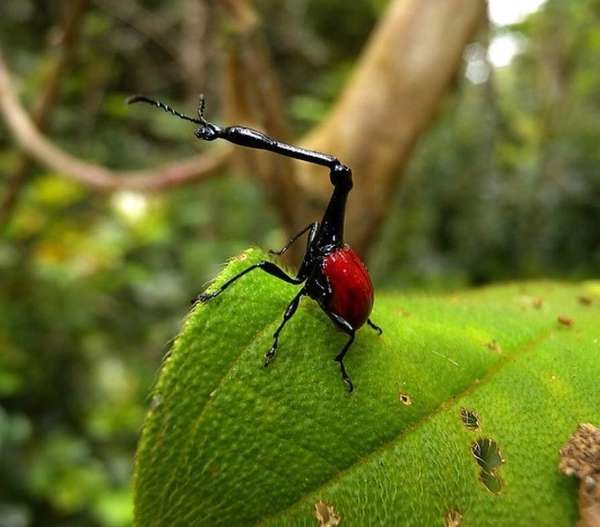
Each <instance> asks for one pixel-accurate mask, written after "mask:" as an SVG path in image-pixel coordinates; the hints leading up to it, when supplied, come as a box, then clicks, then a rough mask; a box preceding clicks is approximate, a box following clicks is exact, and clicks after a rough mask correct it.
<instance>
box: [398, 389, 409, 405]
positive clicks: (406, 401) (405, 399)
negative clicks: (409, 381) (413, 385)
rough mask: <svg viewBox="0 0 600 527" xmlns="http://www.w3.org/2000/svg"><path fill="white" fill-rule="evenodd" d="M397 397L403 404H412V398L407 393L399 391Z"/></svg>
mask: <svg viewBox="0 0 600 527" xmlns="http://www.w3.org/2000/svg"><path fill="white" fill-rule="evenodd" d="M398 399H399V401H400V402H401V403H402V404H403V405H404V406H410V405H411V404H412V399H411V397H410V395H408V394H407V393H403V392H400V394H399V395H398Z"/></svg>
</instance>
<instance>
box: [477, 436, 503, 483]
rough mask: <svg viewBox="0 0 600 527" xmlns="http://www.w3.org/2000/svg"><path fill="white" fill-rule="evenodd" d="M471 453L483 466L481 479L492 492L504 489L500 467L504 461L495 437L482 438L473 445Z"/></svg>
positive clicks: (480, 474)
mask: <svg viewBox="0 0 600 527" xmlns="http://www.w3.org/2000/svg"><path fill="white" fill-rule="evenodd" d="M471 453H472V454H473V457H474V458H475V461H477V464H478V465H479V466H480V467H481V472H480V473H479V480H480V481H481V483H483V484H484V485H485V487H486V488H487V489H488V490H489V491H490V492H493V493H494V494H498V493H499V492H500V490H501V489H502V480H501V479H500V476H498V468H499V467H500V466H501V465H502V463H504V459H502V454H501V453H500V449H499V448H498V444H497V443H496V441H494V440H493V439H490V438H487V437H484V438H480V439H478V440H477V441H475V443H473V444H472V445H471Z"/></svg>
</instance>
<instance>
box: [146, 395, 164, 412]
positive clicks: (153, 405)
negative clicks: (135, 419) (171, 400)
mask: <svg viewBox="0 0 600 527" xmlns="http://www.w3.org/2000/svg"><path fill="white" fill-rule="evenodd" d="M162 403H163V396H162V395H161V394H159V393H157V394H155V395H154V396H153V397H152V399H150V408H149V410H150V411H151V412H153V411H154V410H156V409H157V408H158V407H159V406H160V405H161V404H162Z"/></svg>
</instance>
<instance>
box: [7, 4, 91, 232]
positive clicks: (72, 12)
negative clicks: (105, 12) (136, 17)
mask: <svg viewBox="0 0 600 527" xmlns="http://www.w3.org/2000/svg"><path fill="white" fill-rule="evenodd" d="M87 5H88V0H69V1H67V2H65V10H64V14H63V18H62V22H61V27H60V33H59V34H58V38H57V39H55V40H56V45H57V46H58V50H57V52H56V53H55V55H56V56H55V57H54V62H53V64H52V68H50V71H49V73H48V75H47V76H46V78H45V79H44V83H43V84H44V88H43V91H42V93H41V95H40V96H39V98H38V100H37V103H36V104H35V105H34V109H33V112H32V119H33V122H34V123H35V125H36V126H37V128H38V129H39V130H40V131H44V129H45V128H46V124H47V120H48V115H49V114H50V110H51V108H52V106H53V105H54V102H55V101H56V98H57V97H58V94H59V91H60V84H61V79H62V76H63V73H64V71H65V69H66V68H67V67H68V65H69V62H70V61H71V58H72V56H73V50H74V48H75V43H76V42H77V39H78V37H79V27H80V25H81V20H82V19H83V14H84V13H85V10H86V7H87ZM31 164H32V163H31V158H29V157H28V156H27V155H25V153H23V152H21V153H20V155H19V156H18V158H17V163H16V169H15V171H14V173H13V175H12V177H10V178H9V181H8V184H7V187H6V191H5V192H4V195H3V196H2V201H1V203H0V225H6V224H7V223H8V219H9V218H10V216H11V214H12V211H13V210H14V208H15V207H16V205H17V202H18V201H19V196H20V194H21V190H22V189H23V187H24V186H25V184H26V182H27V181H28V179H29V175H30V169H31Z"/></svg>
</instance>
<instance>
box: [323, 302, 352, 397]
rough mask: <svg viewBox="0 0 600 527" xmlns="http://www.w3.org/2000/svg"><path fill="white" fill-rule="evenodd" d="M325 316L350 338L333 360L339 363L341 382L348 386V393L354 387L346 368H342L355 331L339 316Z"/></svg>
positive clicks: (332, 314)
mask: <svg viewBox="0 0 600 527" xmlns="http://www.w3.org/2000/svg"><path fill="white" fill-rule="evenodd" d="M327 314H328V315H329V317H330V318H331V319H332V320H333V322H334V323H335V324H336V325H337V326H338V327H339V328H340V329H341V330H342V331H343V332H344V333H346V334H347V335H348V336H349V337H350V338H349V339H348V342H346V344H344V347H343V348H342V351H340V352H339V353H338V354H337V356H336V358H335V359H334V360H335V361H336V362H339V363H340V371H341V373H342V380H343V381H344V382H345V383H346V386H348V391H349V392H351V391H352V390H354V385H353V384H352V380H351V379H350V376H349V375H348V372H347V371H346V367H345V366H344V357H345V356H346V353H347V352H348V350H349V349H350V346H351V345H352V343H353V342H354V333H355V332H356V330H355V329H354V328H353V327H352V325H351V324H350V322H348V321H347V320H346V319H344V318H342V317H341V316H339V315H337V314H336V313H327Z"/></svg>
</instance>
